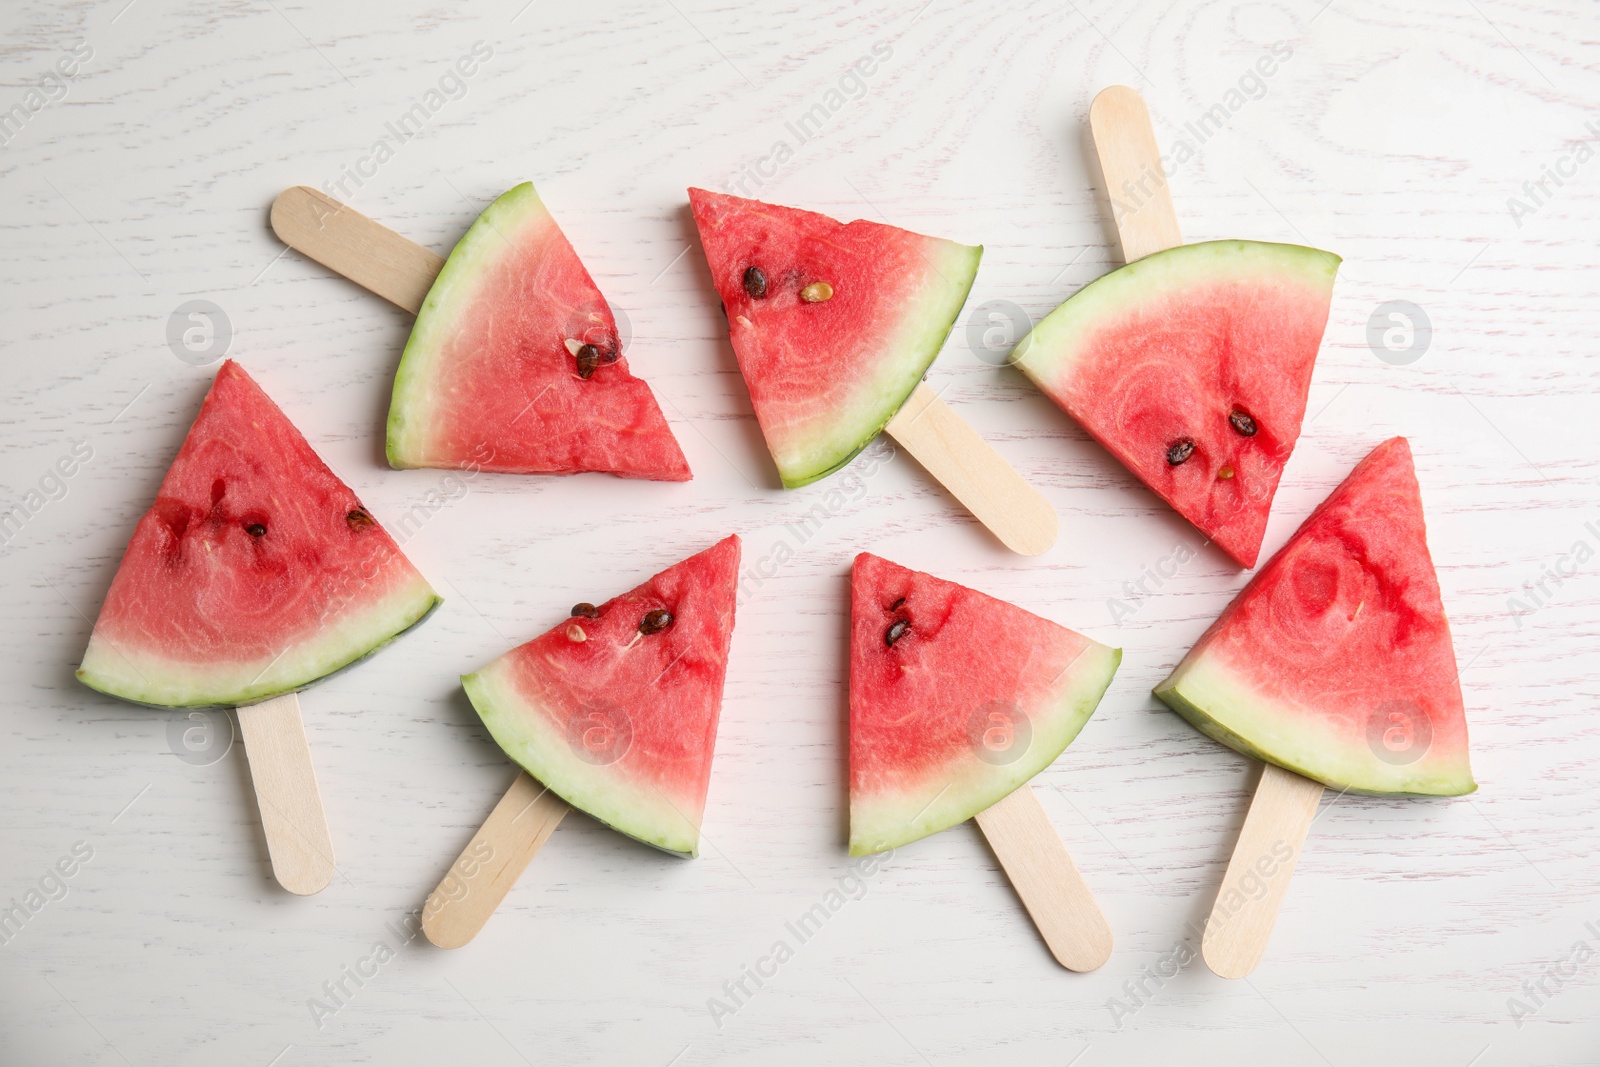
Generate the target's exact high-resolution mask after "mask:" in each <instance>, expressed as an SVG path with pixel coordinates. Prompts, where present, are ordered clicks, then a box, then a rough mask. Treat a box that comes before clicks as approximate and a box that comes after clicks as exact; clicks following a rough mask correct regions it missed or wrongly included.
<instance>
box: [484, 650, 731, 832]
mask: <svg viewBox="0 0 1600 1067" xmlns="http://www.w3.org/2000/svg"><path fill="white" fill-rule="evenodd" d="M506 664H507V661H506V660H503V659H502V660H496V661H495V662H493V663H491V664H489V665H488V666H487V667H484V668H483V669H482V670H480V671H476V672H474V673H472V674H464V675H462V676H461V686H462V688H463V689H465V690H466V691H467V698H468V699H469V700H471V701H472V706H473V707H474V708H476V709H477V712H478V716H479V717H480V718H481V719H482V720H483V724H484V725H485V726H486V727H488V729H489V733H490V735H491V736H492V737H493V738H494V740H495V743H496V744H498V745H499V746H500V747H501V748H502V749H504V750H505V753H506V755H508V756H510V757H511V759H512V760H513V761H514V762H516V764H517V765H518V766H520V767H521V768H522V769H523V770H525V771H527V772H528V773H529V774H531V775H532V776H533V777H534V778H536V779H538V781H539V782H541V783H542V784H543V785H544V786H545V788H547V789H549V790H550V791H551V792H552V793H554V794H556V795H557V796H559V797H560V798H561V799H562V800H565V801H566V802H567V803H568V804H570V805H572V806H573V807H574V808H577V809H578V810H579V811H582V812H584V813H586V814H588V815H590V816H592V817H593V818H595V819H596V820H598V821H599V822H601V823H603V824H605V825H606V826H609V827H611V828H612V829H613V830H616V831H618V832H619V833H623V834H627V835H628V836H629V837H631V838H633V839H635V840H636V841H642V842H643V843H644V844H647V845H650V846H652V847H654V848H658V849H660V850H661V851H663V852H670V853H672V854H673V855H675V856H682V857H685V858H693V857H695V856H698V855H699V854H700V827H699V825H698V823H697V822H696V821H695V820H692V819H690V818H689V817H688V816H687V815H685V814H684V813H683V812H682V811H680V810H679V809H678V807H677V806H676V805H674V804H673V803H672V801H671V800H669V799H668V798H667V796H666V794H665V793H663V792H661V791H660V790H659V789H656V788H653V787H652V788H649V789H641V788H639V787H638V786H637V785H635V784H634V783H633V782H631V781H629V780H627V779H625V778H623V777H622V776H621V775H606V774H603V773H596V772H599V771H603V770H604V768H600V767H596V766H595V765H594V764H591V763H587V762H585V761H583V760H580V759H579V758H578V757H577V756H576V755H575V754H574V752H573V750H572V746H571V745H570V744H568V742H567V738H566V736H565V735H564V734H563V733H562V732H561V731H559V730H556V729H554V728H553V727H552V726H551V725H550V724H551V723H553V722H556V721H559V718H560V716H559V715H558V714H556V713H555V712H554V711H553V710H552V709H547V708H545V707H543V706H542V705H537V704H534V703H532V702H531V701H529V700H528V699H527V697H526V696H525V695H524V694H521V693H519V692H518V691H517V690H516V688H515V687H514V686H513V685H511V684H509V679H508V678H506V677H505V675H507V674H509V672H510V671H511V669H512V668H510V667H509V666H507V665H506Z"/></svg>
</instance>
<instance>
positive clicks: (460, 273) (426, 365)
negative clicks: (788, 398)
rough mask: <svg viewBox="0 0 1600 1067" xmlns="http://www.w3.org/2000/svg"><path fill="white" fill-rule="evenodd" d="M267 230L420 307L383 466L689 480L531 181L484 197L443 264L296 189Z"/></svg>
mask: <svg viewBox="0 0 1600 1067" xmlns="http://www.w3.org/2000/svg"><path fill="white" fill-rule="evenodd" d="M272 227H273V230H274V231H275V232H276V233H277V234H278V236H279V237H280V238H281V239H282V240H283V242H284V243H285V244H287V245H289V246H290V247H292V248H296V249H298V250H300V251H301V252H303V253H305V254H306V255H308V256H310V257H311V258H312V259H315V260H317V261H318V262H320V263H322V264H323V265H324V266H327V267H331V268H332V269H333V270H335V271H337V272H338V273H340V274H343V275H344V276H345V277H347V278H349V279H350V280H351V281H354V282H355V283H357V284H358V285H361V286H364V287H366V288H367V289H370V290H371V291H373V292H374V293H377V294H378V295H379V296H381V297H383V298H384V299H385V300H388V301H390V302H391V303H393V304H395V305H397V306H399V307H401V308H404V309H405V310H407V311H410V312H411V313H412V314H414V315H416V316H417V322H416V325H415V327H414V328H413V329H412V332H411V339H410V340H409V341H408V342H407V344H406V349H405V353H404V355H403V356H402V357H401V360H400V368H399V370H398V371H397V372H396V374H395V383H394V396H393V399H392V401H391V403H390V407H389V421H388V442H387V448H386V451H387V454H388V457H389V464H390V466H392V467H395V468H396V469H403V468H408V467H441V468H447V469H448V468H470V469H473V470H485V471H497V472H504V473H516V474H572V473H577V472H580V471H600V472H605V473H610V474H617V475H620V476H622V477H626V478H648V479H654V480H657V481H688V480H689V478H690V474H689V465H688V463H687V462H686V461H685V460H684V458H683V452H682V450H681V449H679V447H678V442H677V440H676V439H675V438H674V437H673V436H672V431H671V430H670V429H668V427H667V423H666V420H665V419H664V418H662V415H661V409H660V407H658V406H657V404H656V399H655V396H654V395H653V394H652V393H651V392H650V387H649V386H648V385H646V384H645V383H644V382H643V381H641V380H640V379H638V378H635V377H634V376H633V375H632V374H630V373H629V372H628V361H627V359H626V357H624V356H623V354H622V342H621V338H620V337H619V335H618V332H617V326H616V321H615V320H614V319H613V317H612V314H611V308H610V306H609V305H607V304H606V301H605V298H604V297H602V296H601V295H600V291H599V290H598V289H596V288H595V285H594V282H593V280H592V279H591V278H590V277H589V272H588V271H587V270H585V269H584V266H583V264H582V263H581V262H580V261H579V260H578V256H577V253H576V252H574V251H573V249H572V245H571V244H569V243H568V241H567V239H566V237H565V236H564V235H563V234H562V232H561V228H560V227H559V226H557V225H556V222H555V220H554V219H553V218H552V217H551V215H550V212H549V211H548V210H546V208H545V206H544V203H543V201H541V200H540V199H539V194H538V193H537V192H535V191H534V188H533V185H532V184H531V183H528V182H524V183H523V184H521V185H518V186H516V187H515V188H513V189H511V190H510V191H508V192H506V193H505V194H504V195H503V196H501V197H500V198H499V199H497V200H496V201H495V202H494V203H493V204H491V205H489V207H488V208H486V209H485V210H484V212H483V214H482V215H480V216H479V217H478V219H477V221H476V222H474V223H473V224H472V226H471V228H470V229H468V231H467V233H466V236H464V237H463V238H462V239H461V241H460V242H459V243H458V244H457V245H456V247H455V250H454V251H452V252H451V253H450V258H449V259H448V260H442V259H440V258H439V257H438V256H436V255H434V254H433V253H432V252H430V251H428V250H427V249H426V248H423V247H422V246H421V245H418V244H414V243H412V242H411V241H408V240H406V239H405V238H404V237H401V236H400V235H399V234H397V233H395V232H393V231H392V230H389V229H386V228H385V227H383V226H381V225H379V224H378V223H376V222H374V221H372V220H371V219H369V218H367V217H366V216H364V215H362V214H361V213H359V212H357V211H355V210H354V209H352V208H350V207H347V206H345V205H343V204H340V203H339V202H338V201H337V200H333V199H331V198H329V197H327V196H324V195H323V194H322V193H319V192H317V191H316V190H315V189H310V188H307V187H305V186H297V187H295V188H292V189H288V190H285V191H284V192H283V193H282V194H280V195H279V197H278V199H277V201H276V202H275V203H274V204H273V205H272Z"/></svg>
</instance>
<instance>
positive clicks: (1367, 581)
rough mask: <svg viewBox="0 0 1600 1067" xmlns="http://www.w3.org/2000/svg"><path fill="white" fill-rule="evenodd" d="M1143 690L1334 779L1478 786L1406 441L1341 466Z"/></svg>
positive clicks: (1229, 741)
mask: <svg viewBox="0 0 1600 1067" xmlns="http://www.w3.org/2000/svg"><path fill="white" fill-rule="evenodd" d="M1155 693H1156V696H1158V697H1160V698H1161V699H1162V700H1164V701H1166V703H1168V704H1170V705H1171V706H1172V708H1173V710H1174V711H1177V712H1178V713H1179V714H1180V715H1182V716H1183V717H1184V718H1186V719H1188V720H1189V721H1190V722H1191V723H1193V724H1194V726H1195V727H1196V728H1198V729H1199V730H1200V731H1201V732H1203V733H1205V734H1206V735H1208V736H1210V737H1212V738H1215V739H1216V740H1218V741H1221V742H1222V743H1223V744H1225V745H1228V746H1229V747H1231V748H1234V749H1237V750H1238V751H1240V752H1242V753H1244V754H1245V755H1247V756H1253V757H1255V758H1256V759H1260V760H1266V761H1267V762H1269V763H1276V764H1278V765H1279V766H1280V767H1287V768H1288V769H1289V770H1291V771H1296V772H1298V773H1300V774H1303V775H1305V776H1306V777H1307V778H1313V779H1315V780H1317V781H1319V782H1322V783H1323V784H1325V785H1329V786H1332V787H1333V788H1335V789H1346V790H1350V791H1352V792H1356V793H1427V794H1436V795H1444V796H1455V795H1458V794H1462V793H1470V792H1472V791H1473V790H1474V789H1476V788H1477V785H1476V784H1475V783H1474V782H1473V780H1472V768H1471V766H1470V763H1469V759H1468V753H1467V720H1466V715H1465V714H1464V713H1463V711H1462V705H1461V682H1460V679H1459V678H1458V676H1457V674H1456V657H1455V649H1454V647H1453V646H1452V644H1451V641H1450V624H1449V623H1448V622H1447V621H1446V620H1445V615H1444V605H1443V604H1442V603H1441V602H1440V599H1439V580H1438V578H1437V576H1436V575H1435V574H1434V570H1433V559H1432V557H1431V556H1430V555H1429V554H1428V542H1427V530H1426V528H1425V526H1424V525H1423V520H1422V498H1421V496H1420V495H1419V493H1418V491H1417V476H1416V473H1415V471H1414V470H1413V468H1412V465H1411V447H1410V445H1408V444H1407V443H1406V440H1405V438H1403V437H1395V438H1392V439H1391V440H1388V441H1385V442H1384V443H1383V444H1381V445H1379V446H1378V447H1377V448H1376V449H1374V450H1373V451H1372V454H1371V455H1369V456H1367V458H1366V459H1364V460H1362V461H1361V463H1360V464H1359V465H1358V466H1357V467H1356V469H1355V470H1353V471H1351V472H1350V476H1349V477H1348V478H1346V479H1345V480H1344V482H1343V483H1342V484H1341V485H1340V486H1339V488H1337V489H1335V490H1334V491H1333V493H1332V495H1330V496H1329V497H1328V499H1327V500H1324V501H1323V502H1322V504H1321V506H1320V507H1318V508H1317V510H1316V511H1314V512H1312V513H1311V517H1310V518H1308V519H1307V520H1306V521H1305V523H1304V525H1302V526H1301V527H1300V529H1299V530H1298V531H1297V532H1296V533H1295V535H1294V537H1293V538H1291V539H1290V541H1289V543H1288V544H1286V545H1284V546H1283V548H1282V550H1280V551H1279V552H1278V554H1277V555H1276V556H1273V557H1272V559H1271V560H1270V561H1268V563H1267V565H1266V566H1264V567H1262V568H1261V570H1260V572H1259V573H1257V574H1256V576H1255V578H1254V579H1252V580H1251V582H1250V584H1249V585H1247V586H1245V587H1244V590H1243V591H1242V592H1241V593H1240V594H1239V595H1238V597H1237V598H1235V599H1234V601H1233V603H1232V604H1230V605H1228V609H1227V610H1226V611H1224V612H1223V613H1222V616H1221V617H1220V618H1219V619H1217V621H1216V622H1215V623H1213V624H1212V625H1211V628H1210V629H1209V630H1207V631H1206V632H1205V634H1204V636H1202V637H1201V638H1200V641H1199V643H1198V644H1196V645H1195V646H1194V648H1193V649H1192V650H1191V651H1190V653H1189V654H1188V655H1187V656H1185V657H1184V659H1183V662H1182V663H1180V664H1178V667H1177V669H1176V670H1175V671H1173V672H1172V676H1171V677H1170V678H1168V679H1167V680H1166V681H1164V682H1162V683H1161V685H1160V686H1158V687H1157V688H1156V691H1155Z"/></svg>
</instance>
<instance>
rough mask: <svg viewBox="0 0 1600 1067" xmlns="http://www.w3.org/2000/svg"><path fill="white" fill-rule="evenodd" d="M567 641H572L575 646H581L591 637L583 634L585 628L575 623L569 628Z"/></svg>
mask: <svg viewBox="0 0 1600 1067" xmlns="http://www.w3.org/2000/svg"><path fill="white" fill-rule="evenodd" d="M567 640H568V641H571V642H572V643H573V644H578V645H581V644H583V643H584V642H585V641H587V640H589V635H588V634H586V633H584V632H583V627H581V626H579V625H578V624H577V623H573V624H572V625H571V626H568V627H567Z"/></svg>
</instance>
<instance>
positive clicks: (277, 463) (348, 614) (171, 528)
mask: <svg viewBox="0 0 1600 1067" xmlns="http://www.w3.org/2000/svg"><path fill="white" fill-rule="evenodd" d="M438 603H439V597H438V596H437V595H436V594H435V593H434V591H433V590H432V589H431V588H430V587H429V586H428V583H427V582H426V581H425V580H424V579H423V577H422V575H420V574H418V573H417V569H416V568H415V567H413V566H412V565H411V562H410V560H408V559H406V557H405V556H404V555H402V554H401V552H400V549H399V548H398V547H397V546H396V545H395V543H394V541H393V540H392V539H391V538H390V537H389V535H388V534H387V533H385V532H384V530H383V527H381V526H379V525H378V524H377V522H376V521H375V520H374V519H373V517H372V515H371V513H370V512H368V511H367V509H366V508H364V507H362V505H361V501H359V500H357V499H356V495H355V494H354V493H352V492H351V491H350V488H349V486H347V485H345V484H344V483H343V482H342V481H340V480H339V478H338V477H337V476H336V475H335V474H334V473H333V472H332V471H331V470H329V469H328V467H327V464H325V463H323V462H322V460H321V459H319V458H317V454H316V453H315V452H314V451H312V449H311V446H310V445H309V444H307V443H306V439H305V438H304V437H302V436H301V435H300V431H299V430H296V429H295V428H294V425H293V424H292V423H290V422H289V420H288V419H287V418H286V417H285V416H284V414H283V412H282V411H279V410H278V407H277V405H276V404H274V403H273V402H272V400H271V399H270V398H269V397H268V396H267V394H266V393H264V392H262V391H261V387H260V386H258V385H257V384H256V383H255V382H254V381H253V380H252V379H251V378H250V376H249V375H248V374H246V373H245V372H244V368H242V367H240V366H239V365H238V364H237V363H235V362H233V361H232V360H228V361H227V362H226V363H224V364H223V365H222V369H221V370H219V371H218V372H217V377H216V381H215V382H214V383H213V384H212V386H211V391H210V392H209V393H207V394H206V399H205V402H204V403H203V404H201V406H200V414H199V415H198V416H197V417H196V418H195V420H194V425H193V426H191V427H190V428H189V436H188V437H187V438H185V439H184V442H183V447H182V448H181V449H179V450H178V455H177V458H176V459H174V460H173V461H172V466H171V467H170V468H168V470H167V476H166V477H165V478H164V479H162V482H161V488H160V489H158V490H157V491H156V500H155V503H154V504H152V505H151V507H150V510H149V511H147V512H145V514H144V517H143V518H141V519H140V520H139V524H138V526H136V527H135V528H134V531H133V538H132V539H131V540H130V541H129V542H128V549H127V552H126V553H125V554H124V555H123V557H122V565H121V566H120V567H119V568H118V569H117V574H116V577H115V578H113V579H112V580H111V590H110V592H108V593H107V594H106V599H105V603H104V604H103V605H102V606H101V608H100V617H99V619H97V620H96V622H95V624H94V632H93V633H92V634H91V635H90V637H89V648H88V651H86V652H85V653H84V655H83V665H82V666H81V667H80V668H79V670H78V677H79V678H80V679H82V680H83V682H84V683H85V684H86V685H89V686H91V687H92V688H95V689H98V690H100V691H101V692H103V693H109V694H111V695H112V696H117V697H122V698H123V699H124V700H132V701H135V702H137V703H140V704H151V705H155V706H158V707H203V706H207V705H218V704H221V705H238V704H249V703H254V702H256V701H260V700H265V699H267V698H268V697H272V696H276V695H278V694H280V693H287V692H291V691H293V690H296V689H303V688H304V687H306V686H308V685H310V684H311V683H312V682H315V681H317V680H318V679H321V678H325V677H326V676H328V675H329V674H331V673H333V672H334V671H337V670H339V669H341V668H343V667H346V666H349V665H350V664H351V663H354V662H355V661H356V660H359V659H361V658H362V657H364V656H367V655H370V654H371V653H372V652H374V651H376V650H377V649H379V648H381V647H382V646H383V645H385V644H387V643H388V642H389V641H391V640H393V639H394V638H395V637H396V636H398V635H399V634H401V633H403V632H405V631H406V630H408V629H410V628H411V627H412V626H415V625H416V624H417V623H418V622H420V621H422V619H423V618H424V617H426V616H427V614H428V613H429V612H430V611H432V610H433V608H434V606H435V605H437V604H438Z"/></svg>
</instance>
